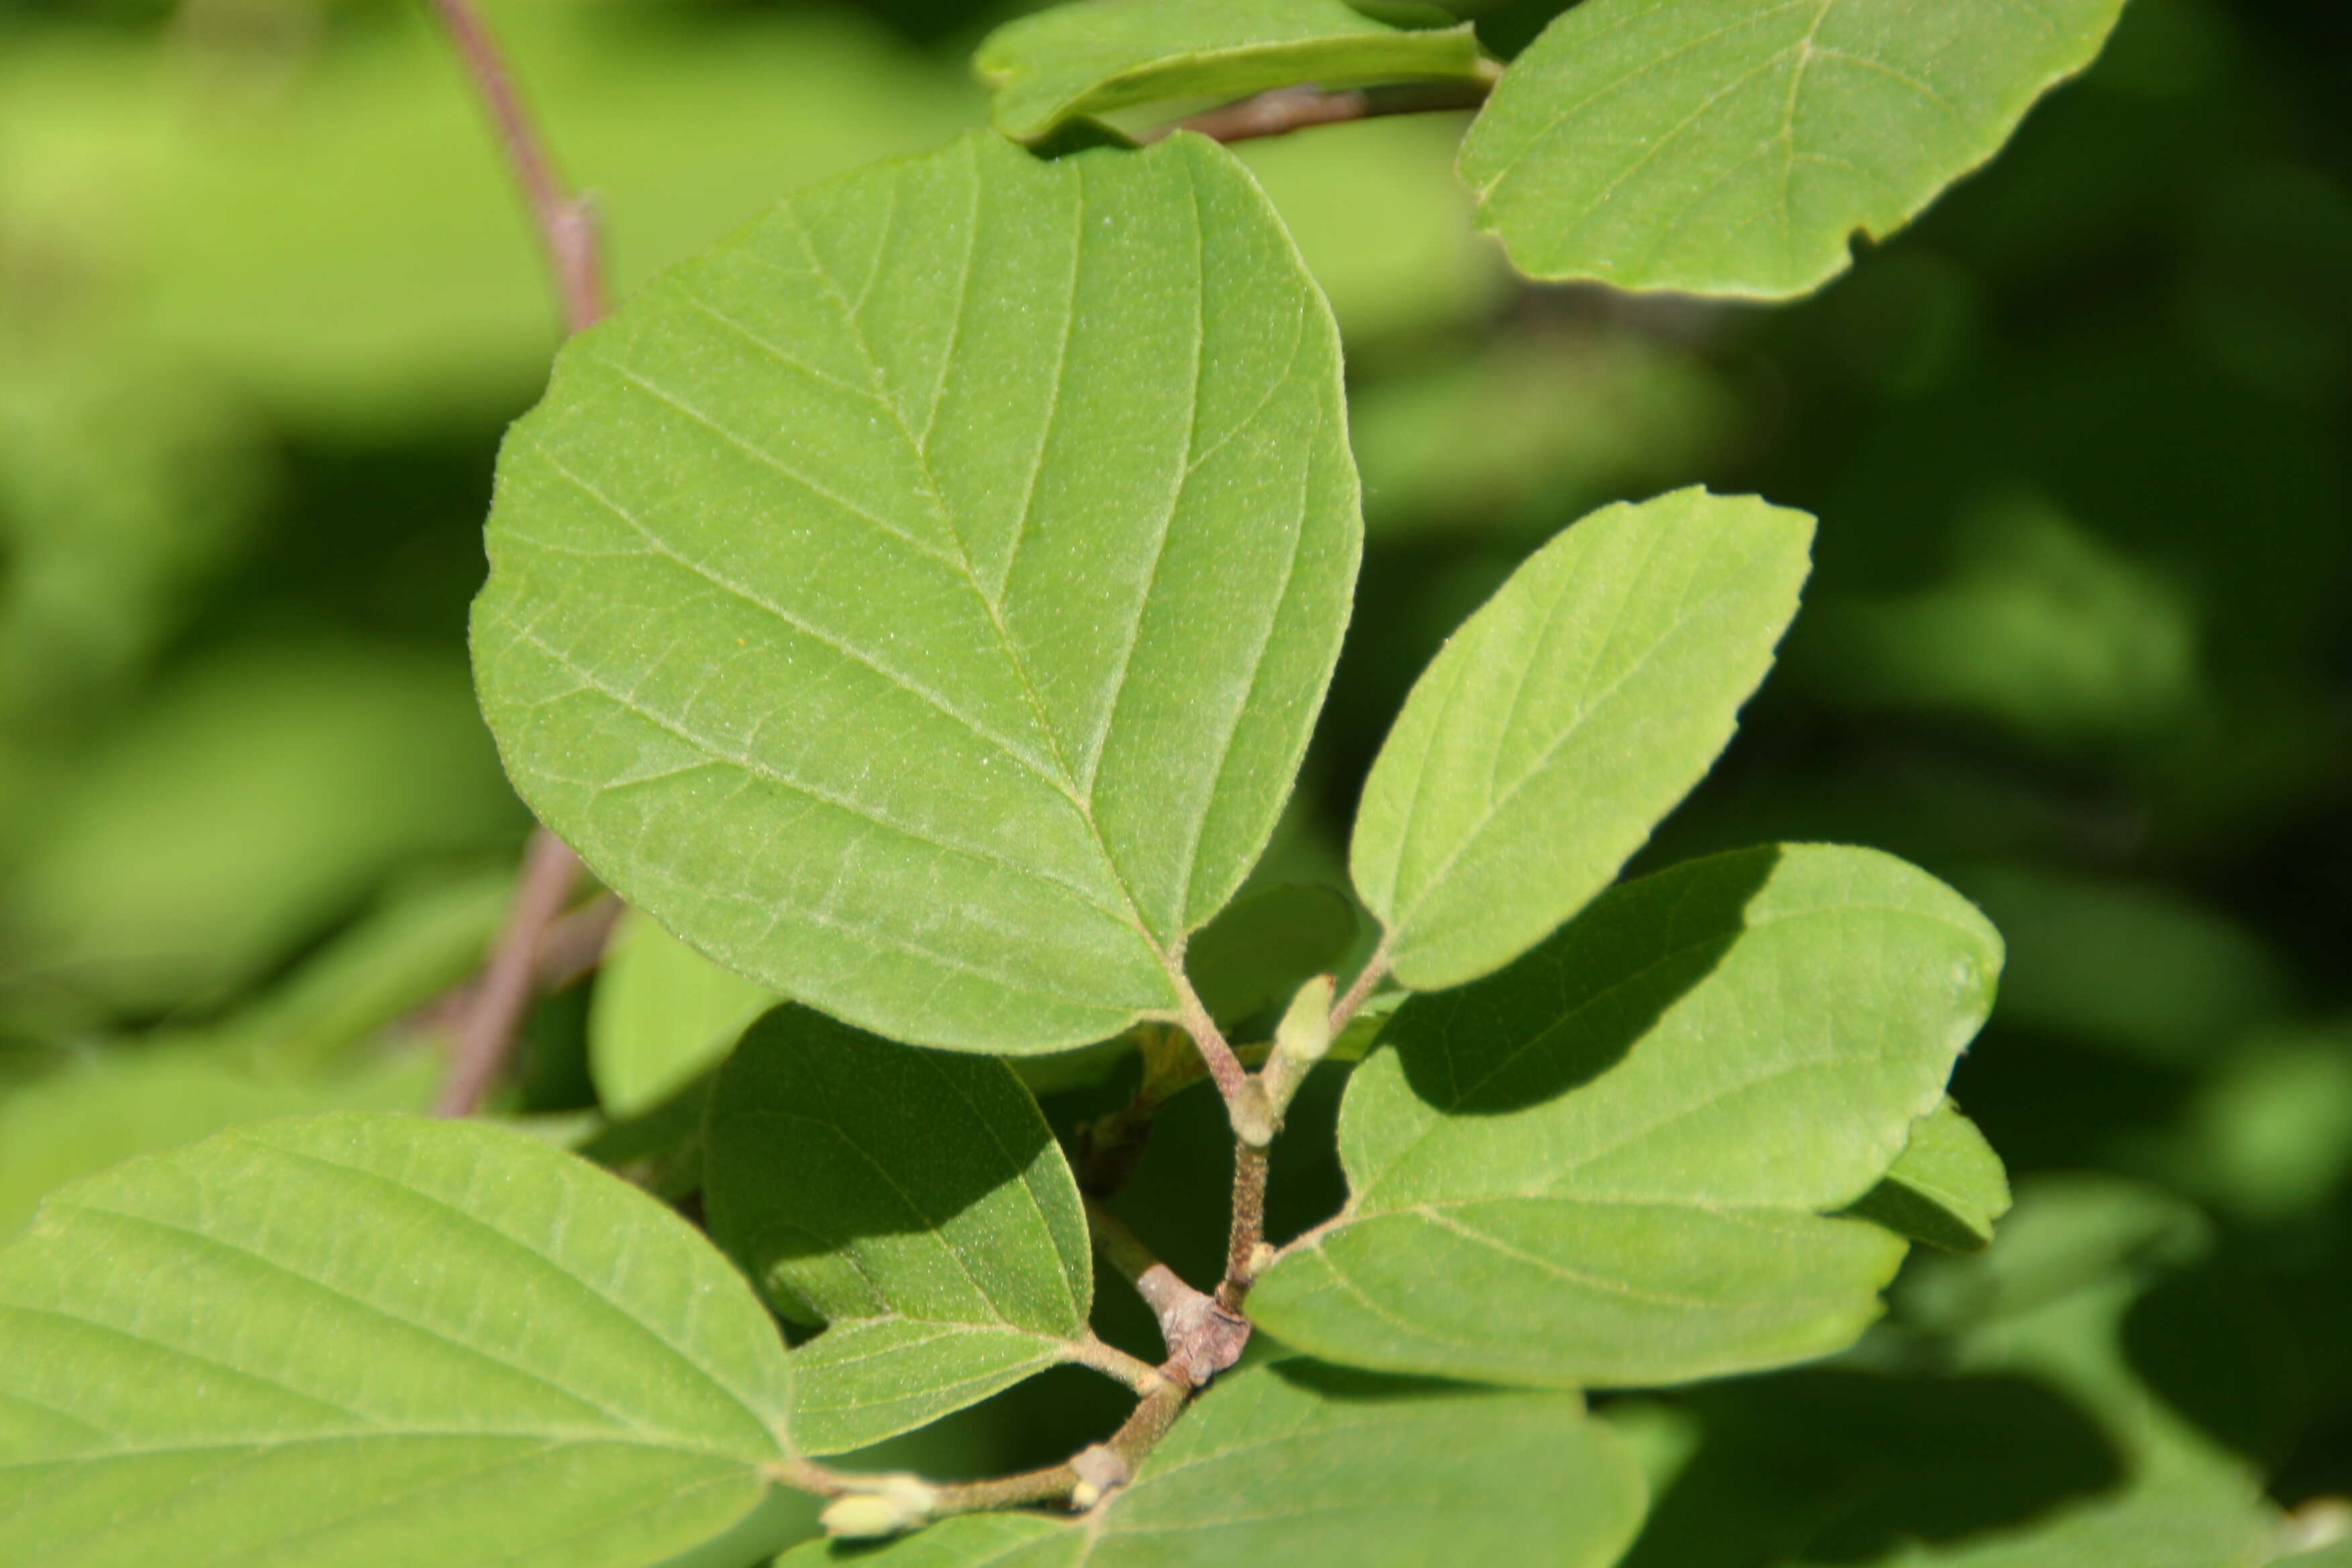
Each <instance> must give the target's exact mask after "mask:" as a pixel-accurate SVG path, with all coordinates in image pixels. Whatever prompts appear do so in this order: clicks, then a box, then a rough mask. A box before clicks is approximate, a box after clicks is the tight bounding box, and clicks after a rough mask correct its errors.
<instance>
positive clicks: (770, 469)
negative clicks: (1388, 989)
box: [474, 135, 1362, 1053]
mask: <svg viewBox="0 0 2352 1568" xmlns="http://www.w3.org/2000/svg"><path fill="white" fill-rule="evenodd" d="M1361 537H1362V523H1361V520H1360V516H1359V514H1358V510H1357V496H1356V479H1355V471H1354V468H1353V467H1352V465H1351V463H1350V461H1349V455H1348V449H1347V441H1346V433H1345V422H1344V410H1343V406H1342V402H1341V395H1340V387H1339V345H1338V341H1337V337H1336V334H1335V332H1334V331H1333V328H1332V325H1331V321H1330V316H1329V313H1328V311H1327V310H1326V309H1325V308H1324V305H1323V302H1322V300H1321V298H1320V296H1319V295H1318V294H1317V292H1316V291H1315V288H1314V285H1313V283H1312V282H1311V281H1310V280H1309V279H1308V278H1307V275H1306V272H1305V270H1304V269H1303V268H1302V267H1301V266H1300V264H1299V261H1298V258H1297V254H1296V252H1295V251H1294V250H1293V249H1292V247H1291V245H1290V242H1289V240H1288V238H1287V237H1286V236H1285V235H1284V233H1283V231H1282V228H1281V226H1280V225H1279V223H1278V222H1277V221H1276V218H1275V216H1274V215H1273V213H1272V211H1271V209H1270V208H1268V207H1267V205H1265V199H1264V197H1263V196H1262V195H1260V194H1259V193H1258V191H1257V189H1256V187H1255V185H1254V184H1252V183H1251V181H1250V179H1249V176H1248V175H1247V174H1246V173H1245V172H1244V171H1243V170H1242V168H1241V167H1240V165H1238V164H1237V163H1234V161H1233V159H1232V158H1231V157H1230V156H1229V155H1228V154H1227V153H1224V152H1223V150H1222V149H1220V148H1218V147H1216V146H1214V145H1213V144H1212V143H1210V142H1205V141H1203V140H1202V139H1200V138H1198V137H1191V136H1181V137H1174V138H1171V139H1170V140H1169V141H1167V142H1161V143H1160V144H1158V145H1156V146H1154V147H1151V148H1150V149H1147V150H1145V151H1142V152H1132V151H1128V150H1123V149H1116V148H1108V147H1106V148H1097V149H1096V150H1093V151H1089V152H1085V153H1075V154H1072V155H1070V156H1067V157H1064V158H1062V159H1060V160H1058V161H1055V162H1052V163H1045V162H1041V161H1039V160H1037V159H1035V158H1033V157H1031V156H1029V155H1028V154H1027V153H1023V152H1022V151H1020V150H1019V149H1017V148H1014V147H1012V146H1010V145H1008V144H1006V143H1005V142H1003V140H1002V139H1000V138H997V137H994V136H989V135H976V136H971V137H967V138H965V139H964V140H962V141H961V142H955V143H952V144H950V146H948V147H946V148H944V149H942V150H941V151H940V152H938V153H933V154H930V155H929V156H926V157H922V158H917V159H911V160H906V161H902V162H898V163H887V164H883V165H880V166H877V167H876V168H873V169H869V170H866V171H865V172H863V173H861V174H856V175H853V176H851V177H849V178H847V179H845V180H842V181H839V182H836V183H835V184H829V185H825V186H823V187H819V188H818V189H815V190H813V191H810V192H807V193H804V194H803V195H798V196H795V197H793V198H792V199H790V200H789V201H787V202H785V203H784V204H782V205H781V206H780V207H779V208H777V209H776V210H775V211H774V212H773V213H772V215H771V216H768V217H767V218H765V219H763V220H761V222H759V223H757V224H755V225H753V226H751V228H749V229H747V230H745V231H744V232H743V233H742V234H740V235H739V236H737V237H735V238H734V239H732V240H730V241H729V242H727V243H726V244H723V245H721V246H719V247H716V248H714V249H713V250H711V251H709V252H707V253H705V254H704V255H703V256H702V257H701V258H699V259H698V260H696V261H693V262H690V263H688V264H687V265H685V266H683V267H680V268H677V269H675V270H673V271H672V272H670V273H668V274H667V275H666V276H665V277H664V278H663V279H662V280H661V281H660V282H658V283H656V284H655V285H654V286H652V287H651V288H649V289H647V290H646V292H645V293H644V294H642V295H640V296H639V297H638V298H637V299H636V300H634V301H632V302H631V303H630V304H629V305H627V306H625V307H624V308H623V309H622V310H620V311H619V312H618V313H617V314H616V315H615V316H614V318H613V320H612V321H609V322H607V323H606V324H605V325H604V326H602V327H600V328H598V329H597V330H596V331H593V332H589V333H586V334H583V336H581V337H580V338H578V339H575V340H574V341H573V342H572V344H571V345H569V346H568V347H567V348H566V349H565V350H564V353H563V354H562V358H561V359H560V360H559V362H558V365H557V370H556V375H555V383H554V385H553V388H552V389H551V392H550V394H549V396H548V398H547V401H546V402H545V403H543V404H542V405H541V406H540V407H539V409H538V410H536V411H535V412H534V413H532V414H531V415H530V416H528V417H526V418H525V419H524V420H523V421H522V422H521V423H520V425H518V426H516V428H515V431H514V433H513V434H512V435H511V436H510V437H509V439H508V442H507V446H506V448H505V450H504V452H503V453H502V454H501V457H500V461H499V499H498V502H497V505H496V507H495V508H494V510H493V511H492V514H491V519H490V528H489V550H490V559H491V571H490V581H489V584H488V587H487V588H486V589H485V590H484V591H483V594H482V596H481V598H480V599H479V600H478V601H477V603H476V606H475V612H474V651H475V663H476V670H477V675H478V682H479V686H480V691H481V697H482V703H483V708H484V710H485V711H486V713H487V714H488V717H489V720H490V723H491V727H492V729H493V730H494V731H496V732H497V734H498V736H499V742H500V745H501V747H502V749H503V751H504V753H505V757H506V761H507V763H508V767H509V771H510V773H512V775H513V777H514V779H515V781H516V784H517V785H518V787H520V790H521V791H522V793H523V795H524V796H525V797H526V798H527V799H528V800H529V801H530V803H531V805H533V807H534V808H535V809H536V810H538V811H539V813H540V814H541V816H542V817H543V818H544V819H545V820H546V821H547V822H548V824H549V825H550V826H552V827H554V828H555V829H556V831H558V832H559V833H561V834H562V836H563V837H564V838H565V839H566V841H567V842H569V843H571V844H572V845H573V846H574V847H577V848H578V849H579V850H580V852H581V854H582V855H583V857H584V858H586V859H587V861H588V863H589V865H590V866H592V867H593V868H595V870H596V872H597V874H598V875H599V876H600V877H602V878H603V879H604V880H605V882H606V883H607V884H609V885H610V886H612V887H613V888H614V889H615V890H616V891H618V892H619V893H621V894H622V896H623V897H625V898H626V899H627V900H629V901H630V902H631V903H633V904H635V905H637V906H638V907H640V908H642V909H644V910H647V911H648V912H649V913H651V914H652V915H654V916H655V917H656V919H658V920H659V921H661V922H662V923H663V924H664V925H666V926H667V927H668V928H669V929H670V930H672V931H676V932H677V933H678V934H679V935H680V936H682V937H683V938H685V939H686V940H687V941H688V942H690V943H692V944H693V945H694V946H695V947H696V948H698V949H699V950H700V951H701V952H705V953H707V954H709V956H710V957H712V958H714V959H716V960H717V961H719V963H724V964H726V965H727V966H728V967H729V968H730V969H733V970H736V971H738V972H740V973H743V974H746V975H749V976H751V978H753V979H755V980H758V981H759V982H761V984H765V985H767V986H769V987H771V988H772V989H774V990H776V991H779V992H782V994H786V995H790V996H793V997H795V998H798V999H801V1000H803V1001H806V1002H808V1003H809V1004H811V1005H815V1006H819V1007H822V1008H824V1010H825V1011H827V1012H829V1013H832V1014H834V1015H835V1016H839V1017H843V1018H846V1019H848V1020H850V1021H851V1022H854V1023H856V1024H858V1025H860V1026H864V1027H866V1028H870V1029H872V1030H874V1031H875V1032H877V1033H878V1034H883V1035H887V1036H889V1037H892V1038H896V1039H905V1040H910V1041H914V1042H917V1043H919V1044H925V1045H933V1046H942V1047H951V1048H956V1049H972V1050H993V1051H1001V1052H1006V1053H1027V1052H1042V1051H1050V1050H1055V1049H1061V1048H1065V1047H1071V1046H1076V1045H1082V1044H1087V1043H1090V1042H1092V1041H1095V1040H1099V1039H1103V1038H1106V1037H1109V1036H1111V1035H1114V1034H1117V1033H1118V1032H1119V1030H1121V1029H1122V1028H1124V1027H1126V1026H1128V1025H1129V1024H1130V1023H1131V1022H1133V1021H1135V1020H1136V1019H1137V1018H1138V1017H1139V1016H1144V1015H1148V1014H1155V1013H1166V1012H1168V1011H1170V1010H1171V1009H1172V1008H1173V1007H1174V1006H1175V1005H1176V1000H1177V999H1176V994H1175V988H1174V984H1173V982H1172V979H1171V974H1172V971H1173V964H1174V959H1173V956H1172V955H1173V954H1174V953H1175V952H1177V951H1178V948H1179V945H1180V944H1181V942H1182V940H1183V937H1184V935H1185V933H1186V932H1188V931H1192V930H1193V929H1196V928H1197V927H1199V926H1200V925H1202V923H1204V922H1205V921H1207V920H1208V919H1209V918H1210V917H1211V916H1213V914H1215V913H1216V911H1217V910H1219V909H1220V908H1222V907H1223V904H1224V902H1225V900H1227V899H1229V898H1230V897H1231V896H1232V894H1233V891H1234V889H1235V888H1236V887H1237V886H1238V885H1239V884H1240V881H1241V879H1242V877H1243V875H1244V873H1245V872H1246V871H1247V869H1248V868H1249V867H1250V865H1251V864H1252V863H1253V862H1254V861H1255V858H1256V857H1257V855H1258V852H1259V850H1260V849H1261V848H1263V847H1264V846H1265V842H1266V839H1267V837H1268V835H1269V834H1270V833H1271V831H1272V828H1273V826H1274V823H1275V820H1276V816H1278V815H1279V813H1280V811H1281V808H1282V805H1283V802H1284V800H1285V798H1286V796H1287V795H1288V794H1289V791H1290V787H1291V782H1292V778H1293V775H1294V774H1295V773H1296V771H1297V763H1298V759H1299V755H1300V752H1302V750H1303V749H1304V747H1305V744H1306V739H1307V732H1308V731H1309V730H1310V729H1311V728H1312V726H1313V722H1314V718H1315V714H1316V710H1317V709H1318V707H1319V705H1320V703H1321V700H1322V693H1323V689H1324V687H1325V684H1326V683H1327V682H1328V679H1329V677H1330V671H1331V666H1332V662H1333V660H1334V658H1336V657H1337V654H1338V650H1339V638H1340V635H1341V632H1342V630H1343V629H1344V627H1345V626H1346V622H1347V616H1348V608H1349V595H1350V592H1351V589H1352V585H1353V583H1354V579H1355V569H1356V559H1357V555H1358V552H1359V551H1360V545H1361Z"/></svg>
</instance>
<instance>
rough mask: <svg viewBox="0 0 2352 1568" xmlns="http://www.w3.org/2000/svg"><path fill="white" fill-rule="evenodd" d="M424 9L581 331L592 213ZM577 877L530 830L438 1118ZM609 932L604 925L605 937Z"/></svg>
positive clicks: (493, 1040)
mask: <svg viewBox="0 0 2352 1568" xmlns="http://www.w3.org/2000/svg"><path fill="white" fill-rule="evenodd" d="M433 9H434V11H435V13H436V15H437V16H439V17H440V18H441V25H442V26H444V27H445V28H446V29H447V30H448V34H449V37H450V41H451V42H452V43H454V44H455V45H456V46H457V54H458V58H460V59H462V60H463V61H464V62H465V66H466V74H467V76H468V77H470V78H471V79H473V83H474V90H475V92H476V93H477V94H478V95H479V97H480V98H481V100H482V105H483V108H484V109H485V110H488V113H489V117H490V120H491V122H492V123H493V124H494V125H495V126H496V127H497V129H498V134H499V146H500V147H501V148H502V149H503V150H504V151H505V153H506V159H507V163H508V166H509V168H511V169H512V170H513V171H514V177H515V183H516V184H518V185H519V186H520V187H521V190H522V195H523V199H524V201H525V202H526V203H527V204H528V205H529V206H530V216H531V221H532V224H533V225H534V226H535V227H536V228H537V229H538V231H539V241H540V247H541V250H543V251H544V252H545V253H546V257H547V267H548V272H549V274H550V277H551V280H552V282H553V284H554V288H555V297H556V302H557V304H558V306H559V307H560V309H561V310H562V316H563V330H564V331H565V333H566V334H567V335H568V334H570V333H573V332H579V331H586V330H587V329H588V328H589V327H592V326H593V325H595V324H596V322H597V321H600V320H602V319H603V318H604V267H603V261H602V258H601V256H600V255H599V248H598V245H597V237H596V223H595V214H594V212H593V209H592V208H591V207H590V206H589V205H588V204H587V203H586V202H585V201H583V200H582V199H581V198H580V197H578V196H576V195H573V194H572V192H570V191H569V190H567V189H566V188H565V187H564V184H563V182H562V178H561V177H560V176H559V175H558V174H556V172H555V160H554V159H553V158H552V157H551V156H550V155H549V153H548V151H547V147H546V144H545V143H544V142H542V141H541V138H540V135H539V132H538V129H537V128H536V127H535V126H534V125H533V124H532V123H531V119H530V113H529V111H528V110H525V109H524V108H523V102H522V93H521V91H520V89H518V88H517V87H516V86H515V80H514V75H513V73H512V72H511V71H509V69H508V68H507V64H506V59H505V57H504V56H502V55H501V54H500V53H499V46H498V41H497V40H496V39H495V38H493V37H491V36H490V30H489V27H488V26H487V25H486V24H485V23H484V22H483V20H482V17H481V14H480V13H479V12H478V11H477V10H475V9H474V6H473V3H472V0H433ZM580 871H581V866H580V858H579V857H578V856H576V855H574V854H573V853H572V849H571V847H570V846H568V845H566V844H565V843H564V842H563V841H562V839H560V838H558V837H555V835H554V834H552V833H551V832H549V831H548V830H547V829H546V828H544V827H535V828H533V829H532V830H531V835H530V845H529V847H526V848H525V850H524V851H523V868H522V872H521V875H520V878H519V879H518V880H517V883H516V887H515V899H514V903H513V905H512V907H511V909H510V910H509V913H508V917H507V924H506V929H505V930H504V931H501V932H500V933H499V942H498V947H497V949H496V950H495V951H494V952H492V953H491V955H490V962H489V966H488V971H487V972H486V973H485V974H484V976H483V980H482V984H481V986H480V988H479V989H478V991H477V993H476V994H475V995H474V998H473V1001H472V1004H471V1005H469V1006H468V1007H467V1011H466V1017H465V1022H464V1024H463V1026H461V1027H460V1028H459V1031H458V1039H457V1054H456V1057H455V1058H454V1060H453V1062H452V1064H451V1067H450V1071H449V1077H448V1079H447V1081H446V1082H445V1083H444V1084H443V1085H442V1089H441V1097H440V1100H439V1104H438V1109H439V1110H440V1112H441V1114H443V1115H445V1116H466V1115H470V1114H471V1113H472V1112H473V1111H474V1110H475V1109H476V1108H477V1107H478V1106H479V1105H480V1103H481V1100H482V1096H483V1095H484V1094H486V1093H488V1090H489V1087H490V1085H491V1084H493V1083H495V1082H496V1081H497V1080H498V1079H499V1076H500V1074H502V1073H503V1072H504V1071H505V1069H506V1065H507V1062H508V1059H509V1058H511V1057H512V1056H513V1054H514V1047H515V1041H516V1038H517V1035H518V1031H519V1030H520V1027H521V1025H522V1016H523V1013H524V1010H525V1009H526V1008H528V1007H529V1005H530V997H531V992H532V984H531V978H532V976H531V970H532V965H533V962H534V960H535V958H536V956H537V955H538V953H539V952H540V949H541V942H542V940H543V939H544V938H545V937H546V935H547V933H548V928H549V927H550V926H551V924H553V922H554V921H555V919H556V917H557V916H558V915H559V914H561V913H562V910H563V906H564V905H565V904H566V903H567V902H569V901H570V900H571V896H572V889H573V888H574V887H576V886H577V885H578V884H579V880H580ZM610 929H611V925H610V921H609V919H608V920H607V921H606V925H605V930H606V931H610ZM599 948H600V950H601V943H600V944H599Z"/></svg>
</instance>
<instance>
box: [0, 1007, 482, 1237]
mask: <svg viewBox="0 0 2352 1568" xmlns="http://www.w3.org/2000/svg"><path fill="white" fill-rule="evenodd" d="M441 1072H442V1065H441V1061H440V1058H438V1057H437V1056H436V1054H435V1053H433V1052H431V1051H425V1050H412V1051H404V1052H399V1053H396V1054H387V1055H385V1056H384V1057H383V1058H380V1059H377V1060H375V1061H372V1062H364V1063H353V1064H350V1065H348V1066H346V1067H344V1068H341V1070H334V1071H325V1072H316V1073H305V1074H301V1075H299V1076H292V1077H289V1076H281V1075H278V1074H272V1073H265V1072H257V1071H256V1070H255V1069H254V1068H253V1065H252V1064H251V1063H250V1062H249V1061H247V1060H245V1059H243V1057H242V1053H239V1052H236V1051H234V1050H223V1049H221V1048H220V1047H216V1046H212V1045H207V1044H202V1043H194V1042H191V1043H186V1044H173V1045H157V1046H126V1047H117V1048H112V1049H107V1050H101V1051H89V1052H85V1053H79V1054H77V1055H74V1056H72V1057H69V1058H68V1059H67V1062H66V1065H65V1066H63V1067H61V1068H58V1070H57V1071H55V1072H52V1073H50V1074H48V1075H47V1076H46V1077H44V1078H41V1079H38V1080H37V1081H35V1082H33V1083H30V1084H27V1085H26V1086H25V1087H24V1088H22V1089H15V1090H13V1091H11V1092H9V1093H7V1094H5V1095H0V1237H5V1236H7V1235H9V1234H10V1233H12V1232H14V1231H15V1230H16V1228H17V1227H18V1226H20V1225H22V1224H23V1223H24V1222H25V1221H26V1219H27V1218H28V1217H29V1216H30V1215H32V1213H33V1211H34V1207H35V1205H37V1204H38V1203H39V1201H40V1200H41V1199H42V1198H43V1197H44V1196H46V1195H47V1194H49V1193H50V1192H52V1191H54V1190H55V1189H57V1188H58V1187H59V1186H61V1185H63V1184H65V1183H67V1182H68V1181H71V1180H73V1179H74V1178H75V1177H77V1176H86V1175H88V1174H89V1173H91V1172H93V1171H99V1170H103V1169H104V1168H105V1167H107V1166H109V1165H111V1164H113V1163H115V1162H117V1161H119V1160H127V1159H129V1158H130V1157H131V1156H132V1155H133V1154H144V1153H148V1152H152V1151H154V1150H157V1149H168V1148H170V1147H172V1146H173V1144H175V1143H191V1142H194V1141H195V1140H197V1139H199V1138H203V1137H205V1136H207V1135H209V1134H211V1133H214V1132H217V1131H220V1130H221V1129H223V1128H225V1127H234V1126H236V1124H237V1123H238V1122H241V1121H262V1120H264V1119H266V1118H268V1117H276V1116H295V1115H300V1114H303V1113H305V1112H311V1111H323V1110H419V1111H421V1110H425V1108H427V1107H428V1106H430V1105H431V1104H432V1103H433V1091H434V1089H435V1087H436V1085H437V1084H438V1083H439V1081H440V1078H441Z"/></svg>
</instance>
